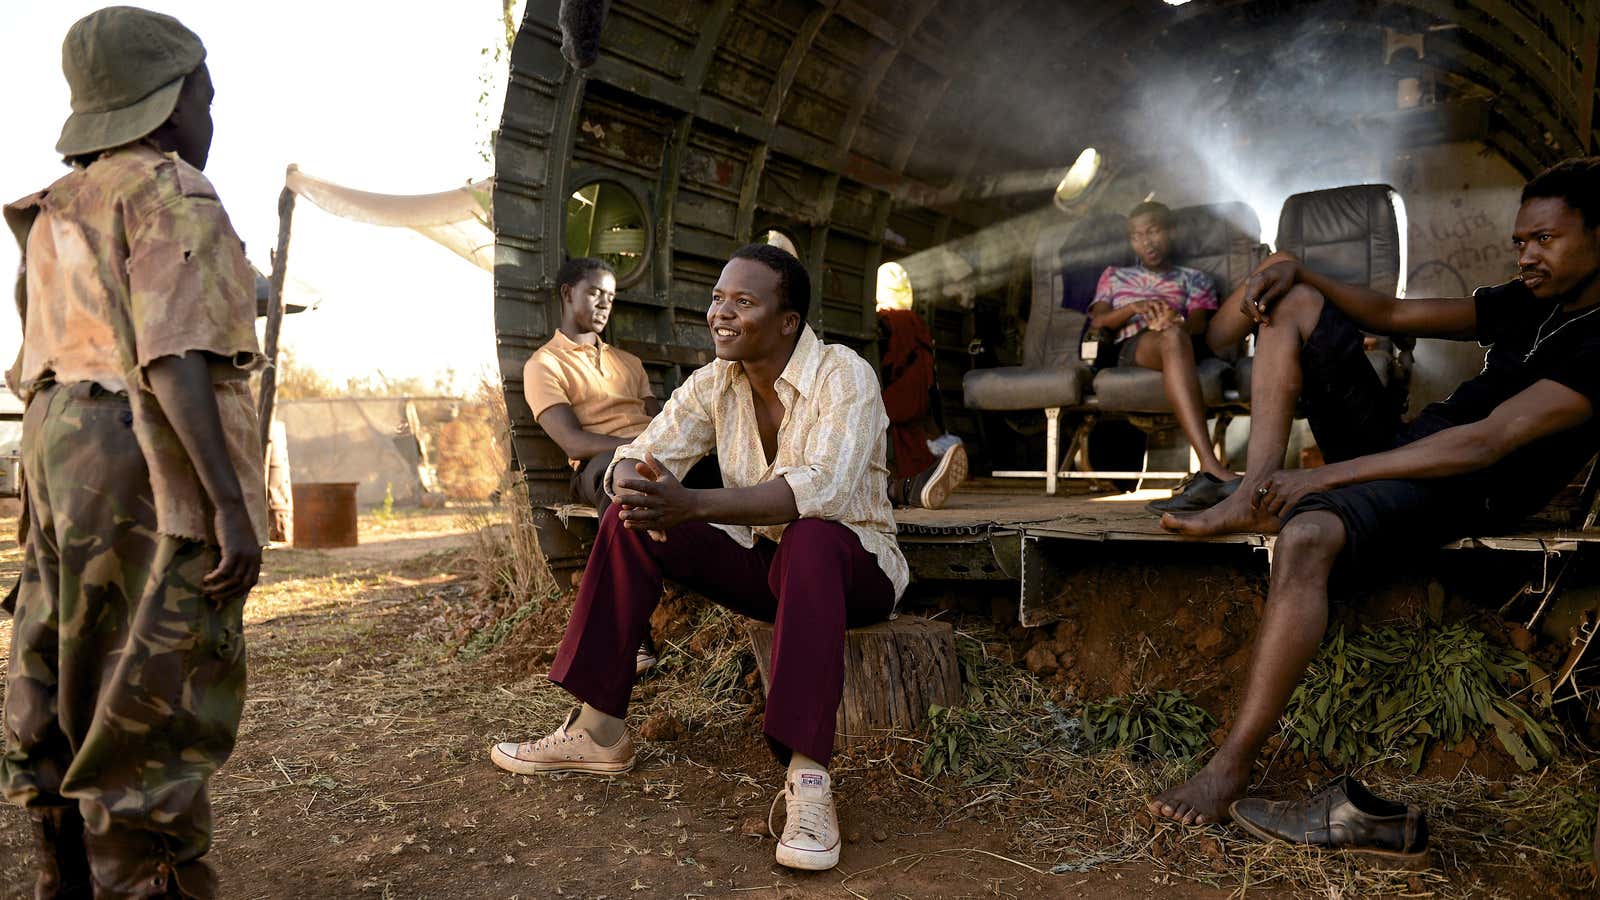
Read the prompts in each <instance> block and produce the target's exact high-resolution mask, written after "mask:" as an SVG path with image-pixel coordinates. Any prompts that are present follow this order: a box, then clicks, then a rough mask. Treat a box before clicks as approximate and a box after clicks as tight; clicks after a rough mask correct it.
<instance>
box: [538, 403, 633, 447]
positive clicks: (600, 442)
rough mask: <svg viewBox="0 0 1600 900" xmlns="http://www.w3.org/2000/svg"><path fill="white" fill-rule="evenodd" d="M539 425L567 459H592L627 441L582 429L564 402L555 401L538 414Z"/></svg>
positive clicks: (569, 407) (626, 439)
mask: <svg viewBox="0 0 1600 900" xmlns="http://www.w3.org/2000/svg"><path fill="white" fill-rule="evenodd" d="M539 427H540V428H543V429H544V433H545V434H548V435H550V439H551V440H552V441H555V442H556V445H557V446H559V447H560V448H561V452H562V453H565V454H566V455H567V458H568V459H593V458H594V457H596V456H599V455H600V454H602V453H605V452H606V451H608V450H615V449H617V448H618V447H621V446H622V445H623V444H626V443H628V440H629V439H628V438H619V437H610V436H608V435H604V434H595V433H594V432H592V431H584V430H583V426H582V425H579V424H578V417H577V416H576V415H574V414H573V412H572V407H571V406H570V405H569V404H566V403H557V404H556V405H555V406H552V407H550V408H549V409H547V410H545V411H544V412H542V413H540V414H539Z"/></svg>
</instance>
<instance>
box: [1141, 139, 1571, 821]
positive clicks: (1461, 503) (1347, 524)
mask: <svg viewBox="0 0 1600 900" xmlns="http://www.w3.org/2000/svg"><path fill="white" fill-rule="evenodd" d="M1511 240H1512V245H1513V246H1514V247H1515V249H1516V251H1517V265H1518V268H1519V270H1520V273H1521V274H1520V276H1519V277H1518V279H1517V280H1515V281H1512V282H1509V283H1507V284H1503V285H1499V286H1496V287H1486V288H1479V289H1478V290H1477V291H1476V292H1475V293H1474V295H1473V296H1472V297H1469V298H1459V299H1446V300H1404V301H1401V300H1397V299H1395V298H1393V297H1385V296H1383V295H1381V294H1379V293H1377V292H1375V291H1371V290H1368V289H1366V288H1362V287H1354V286H1351V285H1348V284H1340V283H1338V282H1336V281H1332V280H1330V279H1328V278H1325V277H1323V276H1320V275H1318V274H1316V273H1315V272H1311V271H1308V270H1307V269H1306V268H1305V267H1304V266H1303V265H1301V264H1300V263H1299V262H1296V261H1286V262H1280V263H1277V264H1274V265H1272V266H1269V267H1267V268H1265V269H1263V270H1262V271H1260V272H1258V273H1256V274H1255V275H1252V276H1251V277H1250V279H1249V281H1248V283H1247V286H1246V290H1245V292H1244V296H1243V300H1242V302H1243V304H1244V307H1245V312H1246V314H1247V315H1249V316H1250V317H1251V318H1252V319H1254V320H1255V321H1257V322H1259V323H1260V331H1259V332H1258V334H1257V337H1256V362H1255V372H1254V375H1253V379H1254V380H1253V381H1252V383H1251V384H1252V388H1253V395H1254V399H1253V401H1252V403H1251V430H1250V446H1249V471H1247V472H1246V473H1245V476H1244V481H1243V484H1242V485H1241V486H1240V488H1239V490H1238V491H1237V492H1236V493H1235V494H1233V496H1231V497H1229V498H1228V499H1227V500H1225V501H1223V502H1222V503H1220V504H1218V505H1217V506H1215V507H1212V508H1211V509H1209V510H1206V511H1205V512H1202V513H1197V514H1194V515H1189V516H1175V515H1172V514H1168V515H1166V516H1164V517H1163V518H1162V521H1161V524H1162V526H1163V527H1165V528H1167V529H1169V530H1172V531H1176V532H1180V533H1183V534H1191V535H1211V534H1223V533H1229V532H1241V531H1249V532H1261V533H1266V534H1277V535H1278V539H1277V543H1276V547H1275V557H1274V559H1273V564H1272V576H1271V584H1270V587H1269V589H1268V595H1267V608H1266V612H1265V614H1264V615H1263V616H1262V620H1261V627H1260V634H1259V636H1258V638H1257V641H1256V647H1255V650H1254V656H1253V658H1252V660H1251V665H1250V673H1249V678H1248V681H1247V683H1246V686H1245V695H1244V700H1243V702H1242V703H1241V704H1240V707H1239V714H1238V716H1237V718H1236V719H1235V721H1234V725H1233V728H1232V730H1231V731H1230V732H1229V733H1228V736H1227V739H1226V740H1225V741H1224V742H1223V745H1222V747H1221V748H1220V749H1219V750H1218V751H1217V753H1216V755H1215V756H1213V757H1212V759H1211V760H1210V762H1208V763H1207V764H1206V766H1205V768H1204V769H1202V770H1201V771H1200V772H1199V773H1197V774H1196V775H1195V776H1194V777H1193V778H1191V779H1189V780H1188V781H1187V782H1185V783H1184V784H1182V785H1179V786H1178V787H1176V788H1173V789H1170V790H1168V791H1166V792H1164V793H1162V794H1161V795H1160V796H1158V797H1157V798H1155V799H1154V800H1152V801H1151V803H1150V810H1151V812H1152V813H1155V814H1157V815H1160V816H1164V817H1166V818H1170V819H1174V820H1177V821H1180V822H1184V823H1186V824H1194V823H1204V822H1215V821H1221V820H1224V819H1226V818H1227V817H1228V808H1229V805H1230V804H1231V803H1232V802H1233V801H1234V800H1236V799H1238V798H1239V797H1240V796H1241V794H1242V793H1243V791H1244V789H1245V787H1246V786H1247V785H1248V784H1249V782H1250V772H1251V768H1252V767H1253V765H1254V764H1255V760H1256V757H1257V755H1258V754H1259V753H1260V751H1261V746H1262V743H1263V742H1264V741H1265V740H1266V738H1267V735H1268V734H1269V733H1270V732H1271V731H1272V730H1273V729H1275V728H1276V727H1277V722H1278V718H1279V716H1281V715H1282V713H1283V710H1284V707H1285V705H1286V704H1287V703H1288V700H1289V695H1290V692H1291V691H1293V690H1294V686H1295V684H1296V683H1297V682H1298V681H1299V680H1300V677H1301V675H1303V674H1304V672H1305V668H1306V665H1307V663H1308V662H1309V661H1310V659H1311V657H1312V655H1313V654H1314V653H1316V650H1317V645H1318V644H1319V643H1320V642H1321V640H1322V635H1323V631H1324V630H1325V629H1326V627H1327V623H1328V576H1329V573H1330V572H1331V571H1332V570H1333V567H1334V563H1335V562H1336V561H1337V560H1339V559H1345V560H1348V561H1350V562H1352V563H1354V564H1355V568H1356V569H1358V570H1359V571H1362V572H1372V571H1373V570H1374V569H1380V570H1381V566H1382V564H1384V563H1386V562H1389V561H1393V560H1394V559H1396V558H1398V557H1401V556H1403V555H1406V554H1412V553H1415V552H1417V551H1418V550H1423V549H1427V548H1429V547H1437V546H1439V545H1440V544H1442V543H1444V542H1447V541H1450V540H1454V539H1456V538H1459V537H1463V536H1465V535H1467V534H1468V533H1470V532H1473V531H1483V530H1490V531H1492V530H1497V529H1504V528H1506V527H1508V526H1511V525H1514V524H1516V522H1517V521H1518V520H1520V519H1522V518H1524V517H1526V516H1527V515H1529V514H1530V513H1533V512H1537V511H1538V510H1539V509H1541V508H1542V507H1543V506H1544V505H1545V504H1546V503H1547V502H1549V500H1550V498H1551V497H1552V496H1553V495H1554V494H1555V493H1556V492H1557V491H1558V490H1560V489H1561V487H1562V486H1564V485H1566V484H1567V483H1568V482H1569V481H1570V480H1571V479H1572V477H1573V476H1574V475H1575V474H1576V473H1577V471H1578V469H1579V468H1580V467H1581V466H1582V465H1583V464H1584V462H1586V461H1587V460H1588V459H1589V458H1590V457H1592V456H1593V455H1594V454H1595V452H1596V451H1597V450H1600V420H1597V419H1596V418H1595V417H1594V416H1593V412H1594V409H1595V406H1596V405H1597V404H1600V157H1589V158H1586V159H1572V160H1567V161H1566V162H1563V163H1561V164H1559V165H1556V166H1554V167H1552V168H1550V169H1548V170H1546V171H1545V172H1543V173H1541V174H1540V175H1539V176H1538V177H1536V178H1534V179H1533V180H1532V181H1530V182H1528V184H1527V186H1526V187H1525V188H1524V189H1523V192H1522V205H1521V208H1520V209H1519V210H1518V212H1517V220H1516V226H1515V230H1514V232H1513V235H1512V239H1511ZM1362 331H1369V332H1375V333H1378V334H1387V335H1394V336H1409V337H1432V338H1452V339H1456V340H1477V341H1479V342H1480V343H1481V344H1483V345H1484V346H1485V347H1487V348H1488V355H1487V358H1486V359H1485V361H1484V367H1483V371H1482V372H1481V373H1479V374H1478V375H1477V376H1476V377H1474V378H1472V379H1471V380H1469V381H1467V382H1466V383H1464V384H1462V385H1461V386H1460V387H1458V388H1457V389H1456V391H1455V392H1454V393H1453V394H1451V395H1450V397H1449V399H1447V400H1444V401H1442V402H1440V403H1435V404H1432V405H1431V406H1429V407H1428V408H1426V409H1424V410H1423V411H1422V413H1421V414H1420V415H1418V416H1417V418H1416V419H1415V420H1414V421H1412V422H1409V423H1406V422H1402V421H1401V420H1400V410H1399V409H1398V408H1397V406H1396V404H1395V402H1394V401H1393V400H1392V399H1390V398H1389V396H1388V394H1387V393H1386V392H1385V391H1384V390H1383V387H1382V385H1381V384H1380V383H1379V382H1378V379H1377V376H1376V374H1375V373H1374V372H1373V371H1372V368H1371V366H1369V365H1368V364H1367V361H1366V359H1365V358H1364V354H1363V353H1362V347H1361V332H1362ZM1297 403H1299V404H1300V405H1302V406H1303V408H1304V409H1305V411H1306V413H1307V418H1308V419H1309V420H1310V422H1311V429H1312V432H1313V434H1315V435H1316V438H1317V443H1318V445H1319V446H1320V447H1321V448H1322V451H1323V455H1324V457H1326V458H1327V459H1328V460H1329V463H1328V465H1325V466H1321V467H1319V468H1314V469H1294V470H1288V469H1283V468H1281V463H1282V460H1283V455H1284V449H1285V446H1286V444H1287V441H1288V433H1289V423H1290V421H1291V420H1292V419H1293V417H1294V414H1295V408H1296V404H1297Z"/></svg>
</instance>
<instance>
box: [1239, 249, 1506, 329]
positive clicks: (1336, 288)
mask: <svg viewBox="0 0 1600 900" xmlns="http://www.w3.org/2000/svg"><path fill="white" fill-rule="evenodd" d="M1296 284H1304V285H1307V286H1309V287H1312V288H1315V289H1316V290H1317V291H1318V292H1320V293H1321V294H1322V296H1323V297H1325V298H1327V300H1328V302H1330V303H1332V304H1333V305H1334V306H1336V307H1338V308H1339V310H1340V311H1341V312H1343V313H1344V314H1345V315H1347V316H1349V317H1350V320H1351V321H1353V322H1355V323H1356V325H1357V326H1359V327H1360V328H1361V329H1362V330H1363V331H1370V332H1373V333H1374V334H1386V335H1391V336H1394V337H1433V338H1447V339H1450V340H1471V339H1472V338H1474V337H1475V336H1476V335H1477V326H1478V305H1477V302H1476V301H1475V300H1473V299H1472V298H1471V297H1458V298H1450V299H1436V300H1400V299H1397V298H1395V297H1387V296H1384V295H1383V294H1380V293H1378V292H1377V291H1374V290H1372V289H1371V288H1365V287H1361V286H1359V285H1354V284H1345V283H1343V282H1340V281H1334V280H1333V279H1332V278H1329V277H1327V276H1325V275H1320V274H1318V273H1316V272H1313V271H1311V270H1310V269H1308V268H1306V267H1305V265H1303V264H1302V263H1300V262H1299V261H1298V260H1292V259H1291V260H1284V261H1281V262H1277V263H1274V264H1272V265H1270V266H1267V267H1265V268H1263V269H1260V270H1258V271H1256V272H1255V273H1254V274H1252V275H1251V276H1250V277H1249V278H1247V279H1246V280H1245V291H1244V296H1243V298H1242V299H1241V301H1240V302H1241V304H1242V306H1243V307H1244V311H1245V314H1246V315H1248V316H1249V317H1250V318H1251V319H1253V320H1255V321H1257V322H1265V321H1268V320H1269V319H1270V317H1271V309H1272V305H1273V304H1274V303H1276V302H1277V301H1278V300H1279V299H1281V298H1282V297H1283V295H1284V294H1287V293H1288V292H1289V289H1290V288H1292V287H1294V286H1295V285H1296Z"/></svg>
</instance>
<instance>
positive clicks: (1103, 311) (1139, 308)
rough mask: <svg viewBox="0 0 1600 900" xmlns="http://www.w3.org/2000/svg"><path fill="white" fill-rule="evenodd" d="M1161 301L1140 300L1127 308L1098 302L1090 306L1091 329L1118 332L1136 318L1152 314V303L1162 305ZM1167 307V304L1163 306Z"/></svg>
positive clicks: (1101, 301)
mask: <svg viewBox="0 0 1600 900" xmlns="http://www.w3.org/2000/svg"><path fill="white" fill-rule="evenodd" d="M1160 302H1161V301H1159V300H1140V301H1137V302H1134V303H1129V304H1128V305H1126V306H1119V307H1117V308H1116V309H1112V308H1111V304H1110V303H1107V302H1106V301H1104V300H1097V301H1095V302H1094V303H1091V304H1089V327H1090V328H1097V329H1099V328H1105V329H1111V330H1113V331H1114V330H1116V329H1118V328H1121V327H1122V326H1124V325H1126V324H1128V321H1129V320H1130V319H1132V318H1133V317H1134V316H1137V315H1142V314H1148V313H1151V312H1152V309H1151V308H1150V304H1151V303H1160ZM1162 305H1163V306H1165V305H1166V304H1162Z"/></svg>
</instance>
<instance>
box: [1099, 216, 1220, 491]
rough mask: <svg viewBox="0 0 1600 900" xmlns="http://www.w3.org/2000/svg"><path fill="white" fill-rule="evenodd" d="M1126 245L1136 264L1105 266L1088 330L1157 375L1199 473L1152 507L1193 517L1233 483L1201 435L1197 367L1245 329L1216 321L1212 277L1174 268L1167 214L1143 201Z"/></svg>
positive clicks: (1120, 356)
mask: <svg viewBox="0 0 1600 900" xmlns="http://www.w3.org/2000/svg"><path fill="white" fill-rule="evenodd" d="M1128 243H1129V245H1130V246H1131V247H1132V248H1133V254H1134V256H1135V257H1137V259H1138V262H1137V263H1136V264H1134V265H1131V266H1108V267H1107V268H1106V270H1105V272H1103V273H1102V274H1101V275H1100V283H1099V285H1098V286H1097V287H1096V288H1095V296H1094V302H1093V303H1092V304H1090V306H1089V320H1090V326H1091V327H1093V328H1096V329H1104V330H1108V331H1110V332H1112V333H1113V334H1114V335H1115V339H1116V359H1117V365H1119V366H1139V367H1141V368H1145V369H1154V370H1156V371H1158V372H1160V373H1161V376H1162V384H1163V387H1164V388H1165V389H1166V394H1167V399H1168V400H1169V401H1171V403H1172V410H1173V412H1174V413H1175V414H1176V415H1177V417H1178V425H1179V427H1181V428H1182V429H1183V434H1184V437H1185V438H1187V439H1188V441H1189V445H1190V446H1192V447H1193V448H1194V451H1195V453H1196V454H1197V455H1198V456H1199V459H1200V471H1199V472H1198V473H1196V474H1195V475H1194V476H1192V477H1191V478H1189V479H1187V480H1186V481H1185V482H1184V483H1182V484H1180V485H1179V486H1178V488H1177V490H1175V491H1174V492H1173V496H1172V497H1171V498H1170V499H1167V500H1157V501H1155V502H1154V503H1152V504H1150V505H1151V508H1152V509H1155V510H1157V511H1161V512H1193V511H1197V510H1200V509H1205V508H1207V507H1209V506H1211V505H1213V504H1215V503H1217V502H1219V501H1221V500H1222V499H1223V498H1224V497H1226V496H1227V495H1228V494H1229V493H1231V492H1232V488H1233V487H1235V486H1237V484H1238V479H1237V477H1236V476H1235V475H1234V474H1233V472H1232V471H1230V470H1229V469H1228V467H1227V466H1224V465H1223V464H1222V462H1221V461H1220V460H1218V459H1217V454H1216V452H1215V450H1213V449H1212V446H1211V437H1210V435H1209V434H1208V433H1207V431H1206V407H1205V400H1204V399H1203V398H1202V396H1201V393H1200V376H1199V374H1198V373H1197V372H1196V371H1195V363H1196V361H1197V360H1201V359H1205V358H1206V357H1208V356H1211V355H1213V354H1214V353H1215V352H1216V351H1218V350H1221V349H1222V348H1224V347H1229V346H1233V345H1236V344H1238V343H1239V341H1241V340H1243V339H1244V336H1245V334H1247V333H1248V332H1249V330H1250V322H1249V321H1248V320H1247V319H1245V317H1244V316H1243V314H1242V313H1239V312H1238V311H1237V310H1233V311H1229V310H1227V309H1225V310H1224V311H1223V312H1222V313H1220V314H1219V315H1218V316H1217V317H1216V320H1215V321H1213V320H1212V313H1213V312H1215V311H1216V310H1217V288H1216V285H1215V284H1214V283H1213V282H1212V281H1211V276H1209V275H1207V274H1206V273H1204V272H1202V271H1200V270H1199V269H1191V268H1187V267H1185V266H1180V265H1176V264H1174V263H1173V262H1172V210H1170V209H1168V208H1167V207H1166V206H1165V205H1164V204H1161V203H1155V202H1151V201H1145V202H1144V203H1141V204H1139V205H1138V206H1135V207H1134V208H1133V211H1132V212H1130V213H1129V214H1128Z"/></svg>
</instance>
